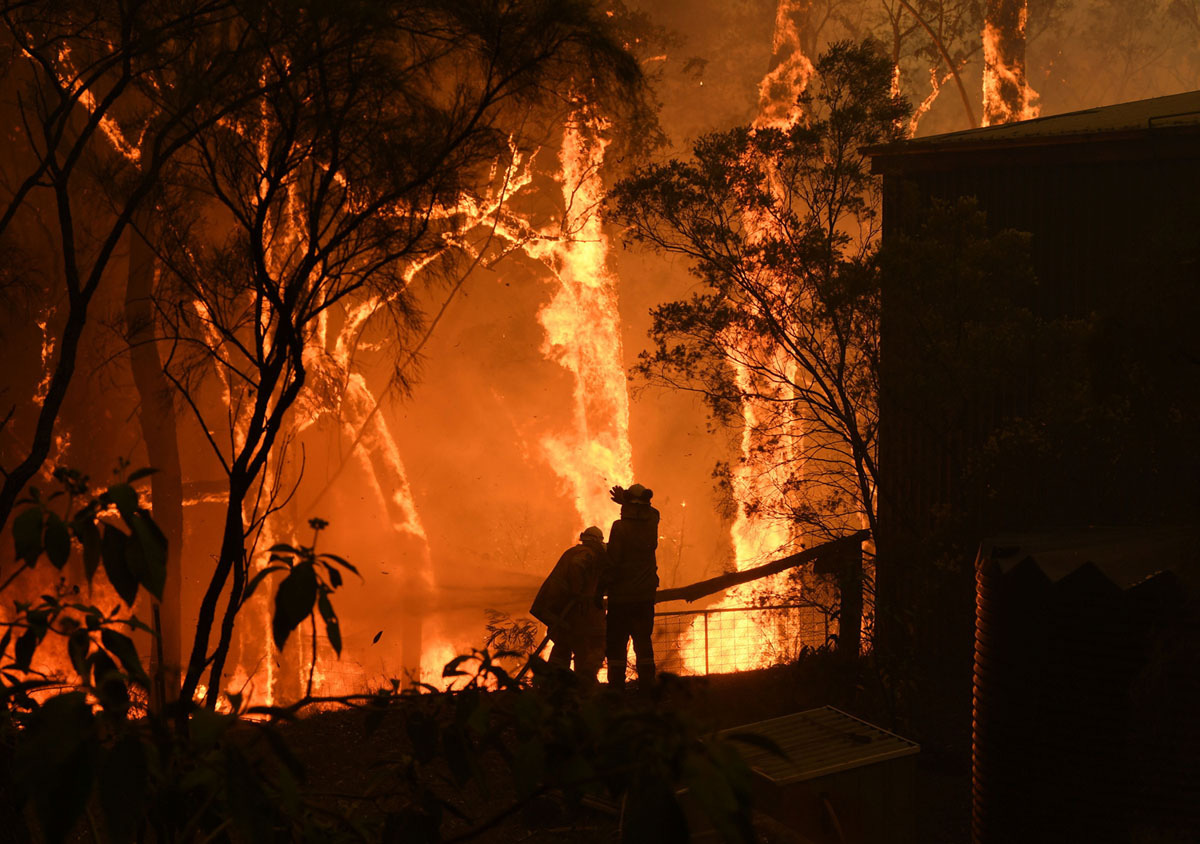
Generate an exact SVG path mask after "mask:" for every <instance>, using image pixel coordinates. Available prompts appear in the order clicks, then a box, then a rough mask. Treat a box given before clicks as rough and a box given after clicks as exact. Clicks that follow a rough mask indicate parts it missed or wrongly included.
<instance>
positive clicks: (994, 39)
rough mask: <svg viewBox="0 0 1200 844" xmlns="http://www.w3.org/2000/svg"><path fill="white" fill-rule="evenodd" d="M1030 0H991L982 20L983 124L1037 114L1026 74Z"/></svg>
mask: <svg viewBox="0 0 1200 844" xmlns="http://www.w3.org/2000/svg"><path fill="white" fill-rule="evenodd" d="M1028 12H1029V9H1028V4H1027V0H988V4H987V11H986V14H985V17H984V24H983V125H984V126H995V125H997V124H1000V123H1012V122H1014V121H1017V120H1031V119H1033V118H1035V117H1037V116H1038V113H1039V112H1040V109H1039V107H1038V104H1037V102H1038V95H1037V92H1036V91H1034V90H1033V89H1032V88H1031V87H1029V83H1028V81H1027V80H1026V76H1025V25H1026V17H1027V15H1028Z"/></svg>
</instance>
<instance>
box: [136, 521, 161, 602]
mask: <svg viewBox="0 0 1200 844" xmlns="http://www.w3.org/2000/svg"><path fill="white" fill-rule="evenodd" d="M127 521H128V522H129V526H130V527H131V528H133V535H134V537H135V538H136V539H137V542H138V545H139V546H140V548H141V562H142V570H141V572H140V577H139V580H140V581H141V584H142V586H144V587H146V589H147V590H148V591H149V592H150V594H151V595H153V596H154V597H155V598H158V599H159V600H160V601H161V600H162V595H163V587H164V586H166V583H167V538H166V537H165V536H163V534H162V531H160V530H159V529H158V526H157V525H155V524H154V522H153V521H151V520H150V518H149V517H147V516H146V515H144V514H142V513H134V514H133V515H132V516H130V517H129V519H128V520H127Z"/></svg>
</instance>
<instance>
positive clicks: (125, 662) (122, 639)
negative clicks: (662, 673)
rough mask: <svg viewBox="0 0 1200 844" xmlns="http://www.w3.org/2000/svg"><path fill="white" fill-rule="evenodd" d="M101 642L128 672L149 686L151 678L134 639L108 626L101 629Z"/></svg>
mask: <svg viewBox="0 0 1200 844" xmlns="http://www.w3.org/2000/svg"><path fill="white" fill-rule="evenodd" d="M100 642H101V643H102V644H103V645H104V647H106V648H108V650H109V652H110V653H111V654H112V655H113V656H115V657H116V658H117V660H118V661H119V662H120V663H121V667H122V668H124V669H125V673H126V674H128V675H129V676H130V677H132V678H133V679H134V680H136V681H137V682H139V683H141V684H142V685H143V686H145V687H149V685H150V678H149V677H147V676H146V670H145V669H144V668H143V667H142V659H141V657H140V656H138V652H137V648H136V647H134V645H133V640H132V639H130V638H129V637H128V636H126V635H124V634H122V633H118V632H117V631H116V630H109V629H108V628H107V627H106V628H105V629H104V630H102V631H100Z"/></svg>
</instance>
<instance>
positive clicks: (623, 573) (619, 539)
mask: <svg viewBox="0 0 1200 844" xmlns="http://www.w3.org/2000/svg"><path fill="white" fill-rule="evenodd" d="M656 548H658V511H657V510H655V509H654V508H653V507H651V506H650V504H649V503H647V502H640V501H639V502H633V503H629V504H622V505H621V518H619V519H617V520H616V521H615V522H613V524H612V530H611V531H610V532H609V534H608V569H607V574H606V576H605V579H604V584H603V585H604V591H605V593H606V594H607V595H608V600H609V601H610V602H611V601H616V602H621V603H623V602H630V601H653V600H654V593H655V591H656V590H657V589H658V561H657V560H656V559H655V556H654V551H655V549H656Z"/></svg>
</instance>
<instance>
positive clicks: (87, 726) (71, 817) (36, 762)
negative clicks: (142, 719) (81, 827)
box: [13, 692, 97, 844]
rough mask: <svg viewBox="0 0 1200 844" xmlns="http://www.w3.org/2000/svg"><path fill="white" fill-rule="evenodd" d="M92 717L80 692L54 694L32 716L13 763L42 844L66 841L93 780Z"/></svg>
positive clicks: (94, 740)
mask: <svg viewBox="0 0 1200 844" xmlns="http://www.w3.org/2000/svg"><path fill="white" fill-rule="evenodd" d="M96 749H97V741H96V727H95V718H94V717H93V715H92V708H91V706H89V705H88V703H87V700H86V698H85V697H84V695H83V694H82V693H80V692H68V693H65V694H60V695H54V696H53V697H51V698H49V699H48V700H47V701H46V702H45V704H43V705H42V706H41V707H40V709H38V711H37V712H36V714H35V715H34V718H33V719H32V721H31V723H30V725H29V728H28V731H27V732H26V734H25V736H24V739H23V741H22V742H21V743H20V745H19V746H18V750H17V756H16V758H15V759H14V760H13V761H14V768H15V770H19V771H21V773H22V778H23V783H22V784H23V785H24V786H25V788H26V789H27V791H28V793H29V794H31V795H32V797H33V804H34V809H35V811H36V813H37V818H38V821H39V822H40V825H41V828H42V829H41V831H42V834H43V837H44V840H45V841H46V842H47V844H61V842H63V841H65V840H66V839H67V836H68V835H69V834H70V832H71V831H72V829H73V827H74V826H75V824H76V822H77V821H78V820H79V818H80V817H81V816H82V814H83V810H84V807H85V806H86V805H87V800H88V797H89V796H90V794H91V789H92V783H93V781H94V779H95V772H94V770H93V761H94V758H95V753H96Z"/></svg>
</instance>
